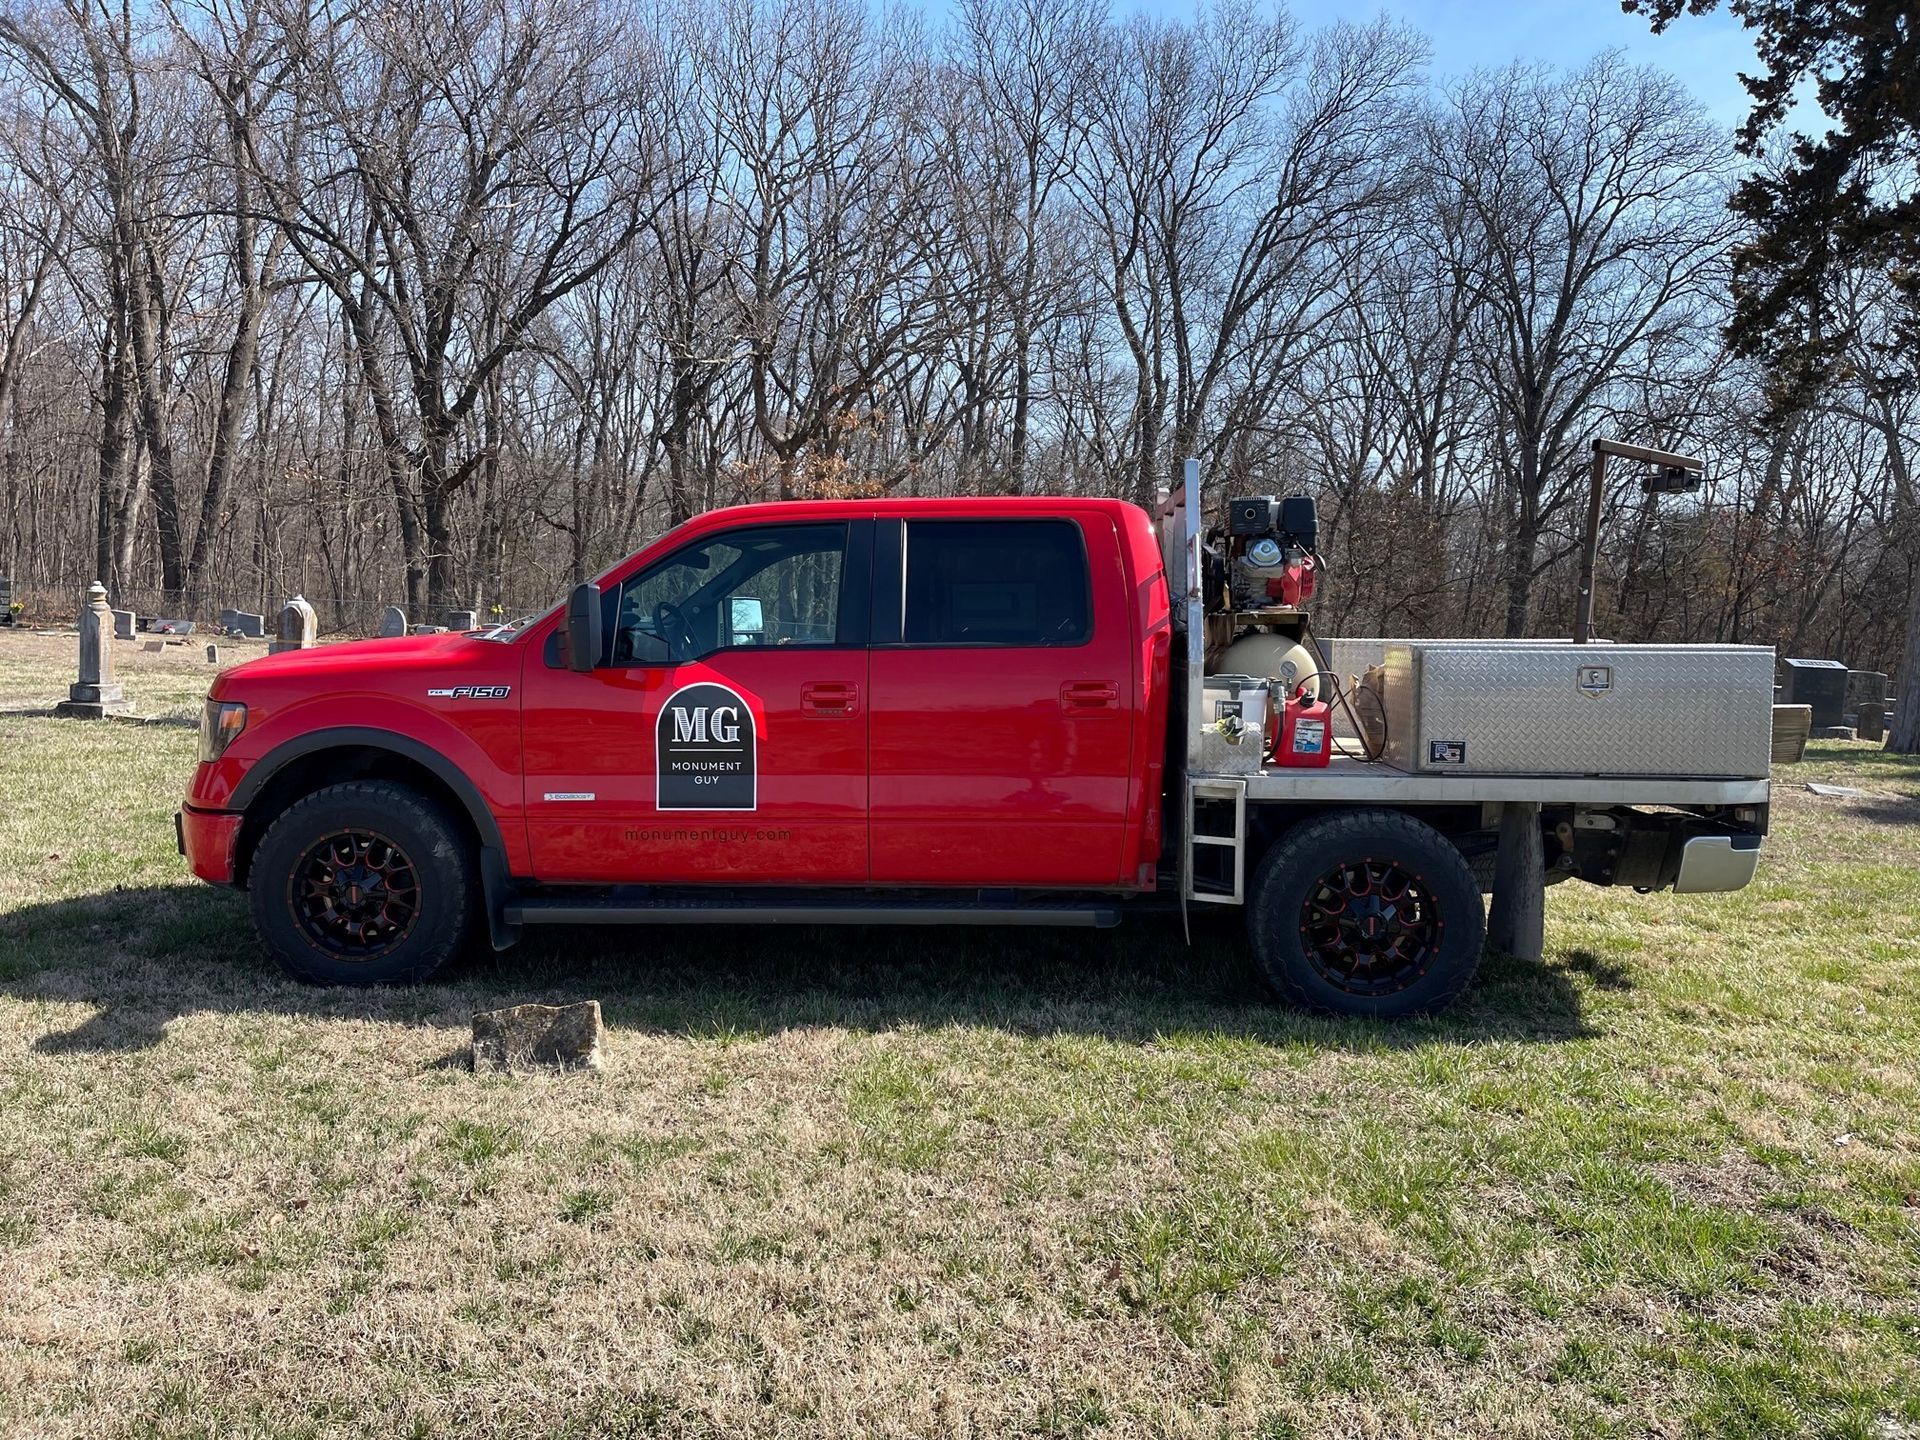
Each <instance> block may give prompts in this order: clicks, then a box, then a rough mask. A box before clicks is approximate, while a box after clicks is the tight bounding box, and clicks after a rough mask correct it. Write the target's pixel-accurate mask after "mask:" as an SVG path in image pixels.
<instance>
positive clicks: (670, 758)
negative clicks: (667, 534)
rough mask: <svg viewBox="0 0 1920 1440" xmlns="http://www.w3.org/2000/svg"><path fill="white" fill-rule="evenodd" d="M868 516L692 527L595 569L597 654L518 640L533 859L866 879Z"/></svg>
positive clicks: (641, 878)
mask: <svg viewBox="0 0 1920 1440" xmlns="http://www.w3.org/2000/svg"><path fill="white" fill-rule="evenodd" d="M870 531H871V522H868V521H864V520H860V521H852V522H833V523H830V524H799V525H757V526H749V527H744V528H741V529H737V530H725V531H720V532H717V533H714V534H709V535H706V536H702V537H699V538H697V539H694V540H691V541H689V542H688V543H687V544H686V545H685V546H683V547H681V548H680V549H678V550H676V551H674V552H673V553H672V554H670V555H668V556H666V557H665V558H663V559H661V560H659V561H656V562H654V563H653V564H650V565H648V566H646V567H645V568H644V569H642V570H640V571H638V572H637V573H636V574H634V575H632V576H630V577H628V578H627V579H625V580H624V581H622V582H621V583H619V584H618V585H617V586H613V585H610V586H609V587H608V589H607V593H606V596H605V602H604V603H605V605H606V610H607V616H608V621H609V623H608V630H609V632H610V639H609V643H608V653H607V654H606V655H605V656H604V657H603V659H604V661H605V663H604V664H602V665H601V666H599V667H598V668H596V669H594V670H593V671H591V672H587V673H579V672H575V671H572V670H568V669H565V668H556V667H563V664H564V662H562V661H561V660H560V659H559V657H558V654H557V647H555V649H556V653H555V654H553V655H549V656H548V657H546V658H545V659H543V658H542V657H540V656H537V655H536V656H532V657H529V660H528V664H529V665H543V664H544V665H546V666H547V667H548V669H547V671H546V673H545V674H544V675H543V676H542V677H541V683H540V684H538V685H527V686H525V687H524V693H526V694H527V695H528V703H527V705H526V708H525V710H524V712H523V724H524V726H525V753H526V781H525V784H526V813H527V831H528V842H529V845H530V848H531V851H532V855H533V866H534V875H535V878H537V879H539V880H541V881H545V882H548V883H568V882H597V883H640V884H730V885H751V884H762V885H779V884H791V883H814V884H864V883H865V882H866V880H867V717H868V707H867V696H866V689H867V651H866V633H865V632H866V623H867V616H868V601H867V578H868V571H867V566H868V563H869V562H868V542H869V536H870Z"/></svg>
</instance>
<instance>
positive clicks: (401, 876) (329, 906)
mask: <svg viewBox="0 0 1920 1440" xmlns="http://www.w3.org/2000/svg"><path fill="white" fill-rule="evenodd" d="M292 899H293V910H294V914H295V916H296V917H297V918H298V919H299V922H300V928H301V929H302V930H303V931H305V932H306V935H307V938H308V939H310V940H312V941H313V942H314V943H315V944H316V945H318V946H320V947H321V948H322V949H324V950H326V951H327V952H328V953H329V954H332V955H336V956H339V957H340V958H341V959H343V960H374V959H378V958H379V957H380V956H382V955H385V954H387V953H388V952H389V951H391V950H393V949H394V948H395V947H396V946H398V945H399V944H400V943H401V942H402V941H404V940H405V939H406V938H407V936H408V935H410V934H412V933H413V927H414V922H415V921H417V920H418V919H419V918H420V876H419V872H418V871H416V870H415V869H414V866H413V862H412V861H411V860H409V859H408V858H407V855H406V852H405V851H403V850H402V849H401V848H400V847H399V846H398V845H396V844H394V843H393V841H392V840H390V839H388V838H387V837H386V836H385V835H382V834H380V833H379V832H377V831H373V830H342V831H339V832H337V833H336V834H333V835H329V836H327V837H325V838H324V839H322V840H320V841H317V842H316V843H315V844H314V845H312V846H310V847H309V848H308V850H307V853H306V854H305V855H303V856H302V857H301V858H300V863H299V864H298V865H296V866H295V867H294V870H293V896H292Z"/></svg>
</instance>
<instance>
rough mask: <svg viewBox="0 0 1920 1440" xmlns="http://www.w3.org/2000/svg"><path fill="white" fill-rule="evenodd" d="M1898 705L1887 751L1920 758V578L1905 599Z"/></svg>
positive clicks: (1916, 578)
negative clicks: (1905, 611) (1903, 647)
mask: <svg viewBox="0 0 1920 1440" xmlns="http://www.w3.org/2000/svg"><path fill="white" fill-rule="evenodd" d="M1899 684H1900V706H1899V708H1898V710H1896V711H1895V713H1894V723H1893V729H1892V730H1890V731H1889V732H1888V734H1887V749H1889V750H1891V751H1893V752H1894V753H1895V754H1896V755H1920V576H1916V577H1915V579H1914V582H1913V591H1912V593H1911V594H1910V595H1908V596H1907V648H1906V650H1905V651H1904V652H1903V653H1902V655H1901V658H1900V680H1899Z"/></svg>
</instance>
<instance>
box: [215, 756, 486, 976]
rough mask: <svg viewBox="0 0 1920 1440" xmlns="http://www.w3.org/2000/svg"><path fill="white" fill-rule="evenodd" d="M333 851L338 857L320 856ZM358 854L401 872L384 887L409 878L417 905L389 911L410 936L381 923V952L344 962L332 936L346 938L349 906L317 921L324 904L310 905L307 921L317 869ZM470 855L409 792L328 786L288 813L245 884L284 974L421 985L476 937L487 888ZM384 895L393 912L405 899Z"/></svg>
mask: <svg viewBox="0 0 1920 1440" xmlns="http://www.w3.org/2000/svg"><path fill="white" fill-rule="evenodd" d="M342 837H345V838H342ZM355 837H361V838H355ZM369 837H370V838H369ZM330 842H331V843H333V844H335V845H336V846H337V849H333V850H329V851H327V852H326V856H321V855H317V854H316V850H317V847H322V846H326V845H329V843H330ZM356 845H358V846H360V847H361V849H362V850H363V851H364V852H365V853H367V854H369V855H371V857H372V861H371V864H374V865H378V864H381V863H383V862H384V863H385V865H386V866H387V867H388V868H390V869H391V868H394V867H395V865H396V863H398V865H399V866H400V878H399V879H398V880H389V879H387V878H386V877H380V878H379V883H380V884H381V885H382V886H386V885H389V884H395V885H401V886H404V885H405V883H406V881H407V879H408V878H409V876H410V879H411V883H412V900H411V903H410V904H408V905H406V906H404V907H401V906H398V905H397V904H393V905H392V908H393V909H395V910H398V909H404V910H405V911H406V912H407V913H408V915H409V916H410V918H409V919H408V921H407V923H406V924H405V926H404V928H402V927H401V926H400V925H398V924H397V923H394V922H389V921H386V920H385V919H383V918H380V916H378V915H377V916H376V918H375V919H374V920H373V921H372V922H370V923H371V924H372V925H373V926H374V927H376V933H377V934H384V936H385V939H384V943H376V944H375V945H374V946H373V948H372V950H371V952H370V953H366V954H362V955H354V954H349V953H346V949H347V947H348V946H349V945H350V943H351V942H350V941H349V940H348V939H346V938H344V937H341V936H331V935H330V933H329V932H331V931H332V930H335V929H338V928H341V926H340V922H339V921H337V920H335V919H334V918H333V916H334V915H335V914H345V913H347V912H346V908H345V907H344V906H342V907H341V908H340V909H339V910H338V911H334V910H331V909H329V910H328V912H327V913H326V914H325V915H321V916H319V917H317V918H316V917H315V916H314V915H313V914H312V911H313V910H315V909H318V908H320V907H321V905H324V902H320V904H319V905H316V904H315V902H312V901H311V900H307V901H306V902H305V903H306V904H307V906H308V911H307V913H306V914H305V915H304V916H303V910H302V904H303V897H304V896H310V895H311V893H312V884H311V879H312V876H313V874H314V873H315V867H316V866H321V865H325V864H328V863H330V860H329V859H328V858H326V857H327V856H332V855H334V854H343V853H351V852H352V851H353V849H354V847H355V846H356ZM471 848H472V847H471V846H470V845H469V843H468V840H467V837H466V834H465V831H464V828H463V827H462V826H461V825H460V824H459V823H458V822H457V821H455V820H454V819H453V817H452V816H450V815H449V814H448V813H447V812H446V810H445V809H444V808H443V807H442V806H441V805H439V804H438V803H436V802H435V801H434V800H432V799H430V798H428V797H427V796H425V795H423V794H421V793H420V792H419V791H418V790H415V789H413V788H411V787H410V786H407V785H401V784H396V783H394V782H392V781H386V780H355V781H350V782H348V783H345V784H341V785H329V786H328V787H327V788H326V789H324V790H316V791H315V792H314V793H313V794H311V795H308V796H307V797H305V798H304V799H302V800H298V801H296V802H294V803H293V804H292V805H290V806H288V807H287V808H286V809H285V810H284V811H282V812H281V813H280V815H279V816H278V817H276V818H275V820H274V822H273V824H272V825H271V826H269V827H268V829H267V833H266V834H265V835H263V836H262V837H261V839H260V845H259V848H258V849H256V850H255V851H254V855H253V863H252V865H251V866H250V867H249V871H248V877H247V894H248V901H249V904H250V905H251V907H252V910H253V923H254V926H255V928H256V929H257V930H258V931H259V933H260V938H261V940H262V941H263V942H264V943H265V945H266V947H267V950H268V952H269V953H270V954H271V955H272V956H273V958H274V959H275V960H276V961H278V962H279V964H280V968H281V969H283V970H285V971H286V972H287V973H288V974H289V975H291V976H292V977H293V978H294V979H296V980H301V981H304V982H306V983H307V984H309V985H415V984H419V983H420V982H421V981H423V980H425V979H426V978H427V977H428V976H430V975H432V974H433V973H434V972H435V971H436V970H438V969H439V968H440V967H441V966H443V965H445V964H446V963H447V962H448V961H449V960H451V959H453V958H454V956H456V955H458V954H459V953H460V951H461V950H462V949H463V948H464V947H465V945H466V944H467V941H468V939H469V938H470V937H471V936H472V935H473V933H474V928H475V925H476V923H477V921H478V919H479V916H478V910H479V904H478V901H479V890H480V887H479V883H478V881H477V880H476V879H475V868H474V864H473V856H472V854H471V853H470V852H471ZM396 854H397V855H398V857H399V860H398V862H396V861H395V860H394V859H393V858H392V857H393V856H394V855H396ZM336 873H339V872H337V871H336ZM303 881H305V882H306V883H304V884H303ZM342 893H343V895H345V894H351V895H352V896H354V897H355V898H356V899H358V897H359V896H360V894H361V893H362V892H361V891H360V890H359V889H358V888H357V887H356V888H355V889H354V890H352V891H351V892H346V891H343V892H342ZM383 893H387V894H388V895H389V897H390V899H389V902H387V903H389V904H391V903H392V902H391V896H392V895H396V894H399V893H401V892H400V891H383ZM367 908H368V906H367V904H366V903H362V904H359V905H357V906H356V907H355V909H356V911H358V912H364V911H365V910H366V909H367ZM384 913H385V912H384V911H383V912H382V914H384ZM347 925H348V926H349V927H350V925H351V922H350V921H349V922H347ZM382 926H384V927H385V929H384V931H382V930H381V929H379V928H378V927H382Z"/></svg>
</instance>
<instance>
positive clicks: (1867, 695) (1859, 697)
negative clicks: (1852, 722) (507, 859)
mask: <svg viewBox="0 0 1920 1440" xmlns="http://www.w3.org/2000/svg"><path fill="white" fill-rule="evenodd" d="M1892 688H1893V687H1892V686H1891V685H1890V684H1888V683H1887V677H1886V675H1885V674H1883V673H1882V672H1881V671H1878V670H1849V671H1848V672H1847V700H1846V708H1847V710H1848V712H1849V713H1850V714H1856V715H1857V714H1859V712H1860V707H1861V706H1862V705H1865V704H1867V703H1869V702H1871V703H1874V704H1878V705H1884V704H1885V703H1886V700H1887V692H1888V691H1889V690H1891V689H1892Z"/></svg>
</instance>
